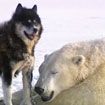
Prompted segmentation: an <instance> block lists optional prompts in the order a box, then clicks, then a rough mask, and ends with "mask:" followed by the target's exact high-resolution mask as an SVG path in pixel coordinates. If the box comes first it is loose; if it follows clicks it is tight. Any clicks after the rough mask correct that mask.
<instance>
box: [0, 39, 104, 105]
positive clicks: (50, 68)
mask: <svg viewBox="0 0 105 105" xmlns="http://www.w3.org/2000/svg"><path fill="white" fill-rule="evenodd" d="M39 72H40V77H39V79H38V82H37V84H36V87H40V88H43V89H44V92H43V93H42V94H41V99H40V96H38V97H36V98H35V99H34V101H35V102H36V105H105V40H104V39H102V40H95V41H89V42H80V43H76V44H75V43H74V44H68V45H66V46H64V47H63V48H61V49H59V50H58V51H55V52H53V53H52V54H50V55H48V56H46V58H45V60H44V62H43V63H42V64H41V66H40V68H39ZM52 91H53V95H52V97H50V95H51V93H52ZM21 93H22V92H18V93H16V94H15V95H14V96H13V97H15V99H14V100H13V101H14V103H15V105H19V103H20V101H21V96H22V95H21ZM19 95H20V96H19ZM49 97H50V98H51V99H50V98H49ZM47 99H50V100H47ZM42 100H44V101H45V100H47V101H50V102H43V101H42ZM51 100H52V101H51ZM0 105H2V104H0Z"/></svg>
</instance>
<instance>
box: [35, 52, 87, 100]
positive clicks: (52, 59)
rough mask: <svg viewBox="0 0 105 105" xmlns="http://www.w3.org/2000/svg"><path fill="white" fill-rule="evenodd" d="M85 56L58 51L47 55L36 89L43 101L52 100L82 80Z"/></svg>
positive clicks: (41, 67) (40, 69) (40, 68)
mask: <svg viewBox="0 0 105 105" xmlns="http://www.w3.org/2000/svg"><path fill="white" fill-rule="evenodd" d="M84 63H85V57H84V56H83V55H72V54H71V55H69V56H67V55H65V54H63V53H61V52H59V51H56V52H54V53H52V54H50V55H46V56H45V60H44V62H43V63H42V64H41V66H40V67H39V73H40V76H39V79H38V81H37V83H36V86H35V91H36V92H37V93H38V94H39V95H40V96H41V99H42V100H43V101H51V100H52V99H54V98H55V97H56V96H57V95H58V94H59V93H60V92H61V91H64V90H66V89H68V88H70V87H72V86H74V85H75V84H77V83H78V82H79V81H80V80H82V78H84V77H83V75H82V71H83V68H84Z"/></svg>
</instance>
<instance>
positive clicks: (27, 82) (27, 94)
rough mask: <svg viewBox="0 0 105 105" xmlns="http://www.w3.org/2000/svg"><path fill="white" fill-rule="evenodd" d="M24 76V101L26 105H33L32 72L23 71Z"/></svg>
mask: <svg viewBox="0 0 105 105" xmlns="http://www.w3.org/2000/svg"><path fill="white" fill-rule="evenodd" d="M22 74H23V100H24V105H32V103H31V81H32V71H26V70H23V71H22Z"/></svg>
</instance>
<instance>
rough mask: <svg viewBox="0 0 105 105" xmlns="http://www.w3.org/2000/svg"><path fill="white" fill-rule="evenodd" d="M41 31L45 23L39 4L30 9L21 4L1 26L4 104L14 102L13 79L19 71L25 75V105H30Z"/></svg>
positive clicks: (10, 104)
mask: <svg viewBox="0 0 105 105" xmlns="http://www.w3.org/2000/svg"><path fill="white" fill-rule="evenodd" d="M41 33H42V24H41V20H40V17H39V16H38V14H37V6H36V5H34V6H33V8H32V9H27V8H25V7H22V5H21V4H18V6H17V8H16V10H15V12H14V14H13V16H12V18H11V20H10V21H8V22H6V23H4V24H2V25H1V26H0V75H1V77H2V87H3V92H4V103H5V105H12V95H11V84H12V78H13V77H14V76H15V74H16V73H17V72H18V71H20V70H22V74H23V88H24V93H23V97H24V100H25V103H24V104H25V105H31V101H30V89H29V81H30V80H29V79H30V77H31V79H32V70H33V66H34V47H35V45H36V43H37V42H38V40H39V39H40V37H41ZM28 57H29V58H28ZM28 60H30V61H28Z"/></svg>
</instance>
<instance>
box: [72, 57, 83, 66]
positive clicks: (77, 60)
mask: <svg viewBox="0 0 105 105" xmlns="http://www.w3.org/2000/svg"><path fill="white" fill-rule="evenodd" d="M72 62H73V63H74V64H76V65H82V64H83V63H84V62H85V57H84V56H83V55H77V56H75V57H73V58H72Z"/></svg>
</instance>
